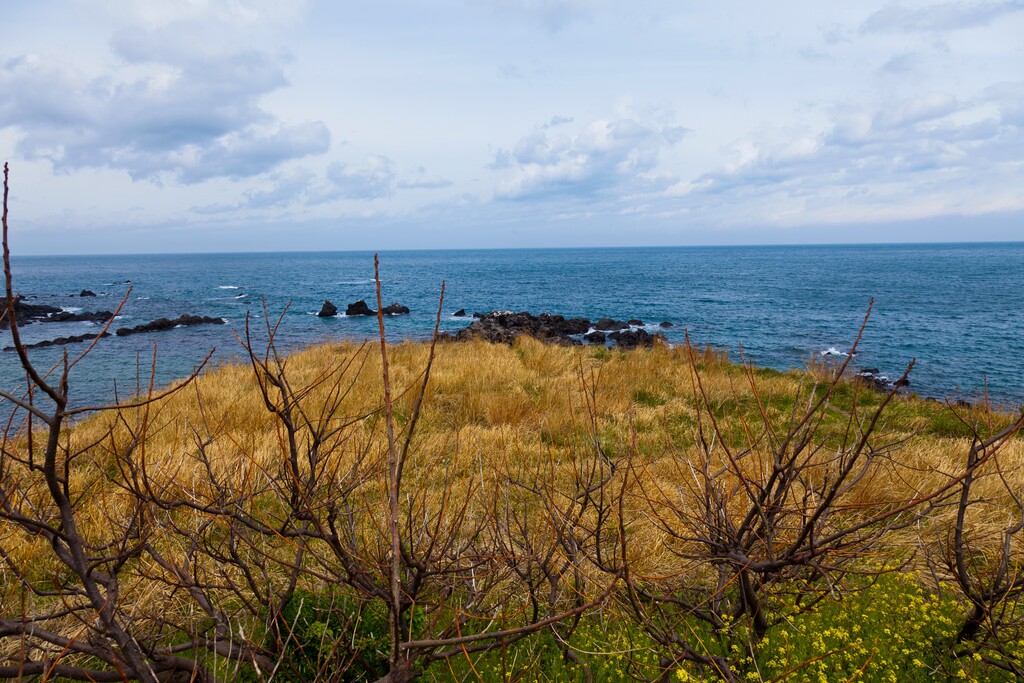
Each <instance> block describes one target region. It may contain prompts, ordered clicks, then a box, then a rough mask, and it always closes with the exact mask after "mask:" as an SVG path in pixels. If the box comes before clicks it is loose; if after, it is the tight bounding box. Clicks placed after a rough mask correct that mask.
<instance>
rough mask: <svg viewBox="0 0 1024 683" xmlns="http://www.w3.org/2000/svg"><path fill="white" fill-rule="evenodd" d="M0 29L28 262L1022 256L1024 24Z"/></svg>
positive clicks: (481, 22) (455, 3)
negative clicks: (375, 252) (597, 252)
mask: <svg viewBox="0 0 1024 683" xmlns="http://www.w3.org/2000/svg"><path fill="white" fill-rule="evenodd" d="M0 14H2V19H3V23H4V26H5V30H4V33H5V40H4V42H3V43H2V44H0V92H2V93H3V95H2V97H0V157H2V158H3V159H4V160H8V161H9V162H10V163H11V168H12V185H13V188H12V199H11V210H12V214H11V223H12V231H13V233H12V243H13V246H14V249H15V251H16V252H17V253H23V254H29V253H90V252H91V253H116V252H150V251H158V252H159V251H166V252H188V251H252V250H259V251H263V250H290V249H300V250H306V249H314V250H316V249H331V250H333V249H400V248H450V247H510V246H530V247H545V246H616V245H663V244H664V245H686V244H736V243H745V244H765V243H806V242H826V243H827V242H891V241H897V242H899V241H973V240H1008V239H1024V189H1022V188H1024V40H1022V39H1021V36H1024V0H970V1H966V0H965V1H957V0H954V1H952V2H911V1H902V0H901V1H898V2H890V1H889V0H882V1H877V2H876V1H871V0H865V1H862V2H857V3H823V2H810V1H808V2H780V3H752V2H734V1H731V0H718V1H716V2H696V3H694V2H688V3H684V2H678V0H665V1H661V0H631V1H630V2H612V1H606V0H422V1H417V2H412V1H406V2H396V1H393V0H377V1H375V2H372V3H341V2H327V1H321V2H314V1H310V2H299V1H295V2H281V1H280V0H277V1H271V0H160V2H153V1H152V0H61V1H58V0H35V1H34V2H31V3H4V6H3V9H2V11H0Z"/></svg>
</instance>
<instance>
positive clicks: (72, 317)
mask: <svg viewBox="0 0 1024 683" xmlns="http://www.w3.org/2000/svg"><path fill="white" fill-rule="evenodd" d="M113 317H114V314H113V313H111V312H110V311H96V312H95V313H90V312H89V311H82V312H81V313H70V312H68V311H60V312H59V313H54V314H53V315H48V316H46V317H45V318H38V320H39V322H41V323H80V322H90V323H105V322H107V321H108V320H110V319H111V318H113Z"/></svg>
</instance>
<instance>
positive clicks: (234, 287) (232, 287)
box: [217, 285, 241, 289]
mask: <svg viewBox="0 0 1024 683" xmlns="http://www.w3.org/2000/svg"><path fill="white" fill-rule="evenodd" d="M217 289H241V288H240V287H237V286H235V285H217Z"/></svg>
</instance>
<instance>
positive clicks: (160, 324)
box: [117, 313, 224, 337]
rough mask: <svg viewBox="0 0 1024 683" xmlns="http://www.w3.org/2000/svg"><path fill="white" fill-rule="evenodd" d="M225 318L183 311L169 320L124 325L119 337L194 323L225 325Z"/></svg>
mask: <svg viewBox="0 0 1024 683" xmlns="http://www.w3.org/2000/svg"><path fill="white" fill-rule="evenodd" d="M223 324H224V318H211V317H208V316H199V315H189V314H188V313H182V314H181V316H179V317H178V318H175V319H174V320H168V319H167V318H157V319H156V320H154V321H152V322H148V323H146V324H144V325H137V326H135V327H122V328H120V329H119V330H118V331H117V336H118V337H125V336H127V335H129V334H139V333H141V332H163V331H165V330H173V329H174V328H175V327H192V326H194V325H223Z"/></svg>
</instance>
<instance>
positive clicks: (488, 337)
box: [442, 309, 672, 349]
mask: <svg viewBox="0 0 1024 683" xmlns="http://www.w3.org/2000/svg"><path fill="white" fill-rule="evenodd" d="M459 313H462V314H463V315H462V316H460V315H459ZM464 315H465V310H464V309H460V311H456V312H455V314H454V317H463V316H464ZM473 318H474V320H473V322H472V323H470V324H469V326H468V327H466V328H464V329H462V330H459V331H458V332H456V333H455V334H454V335H453V334H449V333H445V334H443V335H442V339H443V340H445V341H468V340H471V339H483V340H484V341H488V342H492V343H496V344H511V343H512V342H514V341H515V340H516V338H517V337H520V336H527V337H533V338H534V339H537V340H539V341H542V342H544V343H547V344H558V345H560V346H583V345H584V344H595V345H600V346H604V345H607V344H608V343H609V342H610V343H612V344H614V345H615V346H617V347H619V348H623V349H635V348H648V349H649V348H652V347H653V346H654V344H655V343H657V342H664V341H665V336H664V335H663V334H661V333H657V332H656V333H654V334H651V333H650V332H648V331H647V330H646V329H644V322H643V321H642V320H639V319H635V318H634V319H630V320H628V321H622V320H614V319H612V318H601V319H600V320H598V321H597V322H593V323H592V322H591V321H590V320H589V319H587V318H566V317H565V316H561V315H553V314H551V313H541V314H540V315H533V314H532V313H529V312H527V311H519V312H514V311H491V312H490V313H474V314H473ZM671 325H672V323H668V322H665V323H661V324H660V326H661V327H671Z"/></svg>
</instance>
